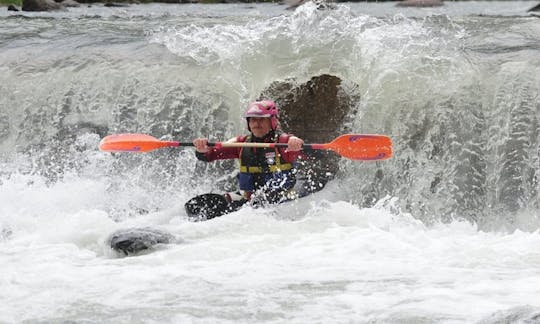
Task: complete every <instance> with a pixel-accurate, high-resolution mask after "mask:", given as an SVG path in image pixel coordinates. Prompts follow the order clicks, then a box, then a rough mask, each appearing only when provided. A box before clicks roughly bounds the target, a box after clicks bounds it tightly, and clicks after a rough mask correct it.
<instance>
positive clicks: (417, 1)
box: [396, 0, 444, 7]
mask: <svg viewBox="0 0 540 324" xmlns="http://www.w3.org/2000/svg"><path fill="white" fill-rule="evenodd" d="M442 5H444V3H443V2H442V1H441V0H405V1H402V2H399V3H398V4H396V6H398V7H438V6H442Z"/></svg>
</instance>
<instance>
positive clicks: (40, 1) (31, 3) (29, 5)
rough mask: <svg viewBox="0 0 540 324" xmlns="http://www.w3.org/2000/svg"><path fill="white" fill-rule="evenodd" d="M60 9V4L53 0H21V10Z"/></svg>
mask: <svg viewBox="0 0 540 324" xmlns="http://www.w3.org/2000/svg"><path fill="white" fill-rule="evenodd" d="M59 9H62V5H61V4H59V3H56V2H55V1H54V0H23V2H22V10H23V11H49V10H59Z"/></svg>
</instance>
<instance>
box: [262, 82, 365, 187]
mask: <svg viewBox="0 0 540 324" xmlns="http://www.w3.org/2000/svg"><path fill="white" fill-rule="evenodd" d="M349 89H353V91H345V90H344V88H343V82H342V80H341V79H340V78H338V77H336V76H332V75H320V76H316V77H313V78H311V80H309V81H308V82H306V83H304V84H295V83H292V82H275V83H274V84H272V85H270V87H269V88H268V89H266V90H265V91H264V92H263V93H262V95H261V98H268V99H272V100H275V101H276V102H277V104H278V106H279V108H280V122H281V128H282V129H283V131H285V132H290V133H293V134H295V135H296V136H298V137H300V138H302V139H304V141H305V142H306V143H328V142H331V141H332V140H333V139H334V138H336V137H337V136H339V135H341V134H343V133H345V132H347V131H348V130H347V129H346V126H344V125H346V124H347V122H348V120H347V116H349V114H350V113H351V110H352V107H354V105H355V103H356V102H357V101H358V100H359V98H360V96H359V95H358V94H356V93H355V91H354V89H355V87H349ZM351 92H352V93H351ZM309 156H310V158H309V159H308V160H307V161H306V163H305V165H306V166H309V167H307V168H300V170H301V171H302V170H303V171H304V173H307V176H309V177H310V178H311V180H312V182H314V183H313V185H314V188H320V189H322V187H324V184H326V182H327V181H328V180H329V179H331V178H332V177H333V176H334V175H335V174H336V172H337V171H338V161H339V159H340V157H339V156H338V155H337V154H335V153H333V152H326V151H324V152H323V151H313V152H311V153H309Z"/></svg>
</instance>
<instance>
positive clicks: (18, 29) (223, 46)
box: [0, 1, 540, 323]
mask: <svg viewBox="0 0 540 324" xmlns="http://www.w3.org/2000/svg"><path fill="white" fill-rule="evenodd" d="M535 3H536V2H534V1H500V2H499V1H496V2H475V1H467V2H446V4H445V6H444V7H438V8H430V9H418V8H416V9H413V8H408V9H403V8H397V7H395V6H394V4H393V3H351V4H337V5H336V8H335V9H334V10H317V9H316V6H315V5H313V4H309V3H308V4H306V5H303V6H301V7H299V8H297V9H296V10H295V11H292V10H285V6H283V5H277V4H227V5H162V4H161V5H160V4H147V5H132V6H130V7H125V8H105V7H102V6H100V5H93V6H92V7H81V8H73V9H69V10H67V11H63V12H48V13H22V14H21V13H12V12H7V11H4V12H1V13H0V21H1V22H2V23H1V24H0V63H1V64H0V264H1V266H0V323H65V322H77V323H78V322H81V323H103V322H111V323H113V322H114V323H153V322H167V323H186V322H187V323H253V322H265V323H309V322H311V323H329V322H331V323H367V322H369V323H404V322H409V323H434V322H436V323H471V322H481V323H499V322H508V321H520V320H521V321H523V322H526V321H534V320H535V319H537V318H538V316H540V303H539V302H538V300H537V299H536V298H537V296H538V295H539V294H540V249H539V246H540V235H539V228H540V185H539V181H540V130H539V129H540V127H539V122H540V103H539V102H540V92H539V91H540V90H539V89H540V36H539V35H540V21H539V20H538V18H535V17H531V16H529V15H527V13H526V11H527V9H528V8H530V7H533V6H534V5H535ZM321 74H330V75H335V76H337V77H339V78H341V79H342V80H344V81H346V82H347V84H348V85H354V86H351V87H349V88H348V87H344V88H343V91H346V92H347V91H350V92H355V93H358V94H359V98H360V99H359V101H358V102H355V103H354V107H352V108H354V109H353V110H352V111H354V113H353V115H352V116H351V120H352V122H351V125H348V126H349V127H350V128H351V129H353V131H354V132H357V133H380V134H386V135H389V136H390V137H392V139H393V141H394V157H393V158H392V159H390V160H386V161H381V162H365V163H359V162H353V161H347V160H342V161H341V162H340V173H339V174H338V176H337V178H336V179H335V180H333V181H331V182H330V183H329V184H328V186H327V188H325V189H324V190H323V191H321V192H318V193H316V194H314V195H312V196H309V197H306V198H304V199H302V200H300V201H297V202H293V203H291V204H288V205H281V206H277V207H274V208H267V209H252V208H249V207H248V208H244V209H241V210H240V211H238V212H235V213H233V214H230V215H227V216H225V217H221V218H218V219H214V220H211V221H208V222H200V223H194V222H189V221H187V220H186V217H185V212H184V210H183V203H184V202H185V201H187V200H188V199H189V198H190V197H192V196H194V195H197V194H201V193H205V192H210V191H214V192H219V191H221V190H226V189H229V190H230V188H228V186H230V178H231V172H232V170H234V166H235V164H234V163H232V162H231V161H228V162H220V163H216V164H213V165H204V164H201V163H198V162H197V161H196V159H195V157H194V154H193V151H192V150H190V149H184V150H178V149H164V150H160V151H155V152H151V153H146V154H114V155H112V154H106V153H102V152H99V151H98V150H97V145H98V143H99V140H100V139H101V138H102V137H103V136H105V135H107V134H111V133H120V132H140V133H148V134H151V135H154V136H157V137H162V138H164V139H178V140H189V139H192V138H194V137H196V136H209V137H210V138H211V139H214V140H223V139H227V138H230V137H232V136H233V135H236V134H238V133H240V132H243V129H244V127H245V124H244V121H243V120H242V118H241V114H242V111H243V109H244V107H246V105H247V103H248V102H249V101H250V100H252V99H253V98H255V97H257V96H258V95H259V94H260V93H261V92H262V91H264V90H265V89H266V88H267V87H268V86H269V85H270V84H271V83H272V82H274V81H283V80H289V81H291V82H297V83H298V84H300V83H304V82H306V81H307V80H309V79H310V78H312V77H313V76H318V75H321ZM329 109H331V107H329ZM314 127H316V125H314ZM143 226H150V227H155V228H159V229H162V230H165V231H167V232H170V233H172V234H173V235H174V236H175V237H176V239H177V241H178V243H176V244H171V245H166V246H161V247H159V248H158V249H156V250H155V251H152V252H151V253H144V254H141V255H136V256H130V257H121V256H120V255H118V254H116V253H114V252H113V251H111V250H110V249H109V248H108V247H107V244H106V240H107V237H108V235H109V234H110V233H112V232H113V231H115V230H117V229H122V228H127V227H143ZM473 305H474V307H473Z"/></svg>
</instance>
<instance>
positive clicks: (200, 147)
mask: <svg viewBox="0 0 540 324" xmlns="http://www.w3.org/2000/svg"><path fill="white" fill-rule="evenodd" d="M193 145H194V146H195V150H196V151H197V152H200V153H206V152H208V151H209V150H210V148H209V147H208V138H196V139H194V140H193Z"/></svg>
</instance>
